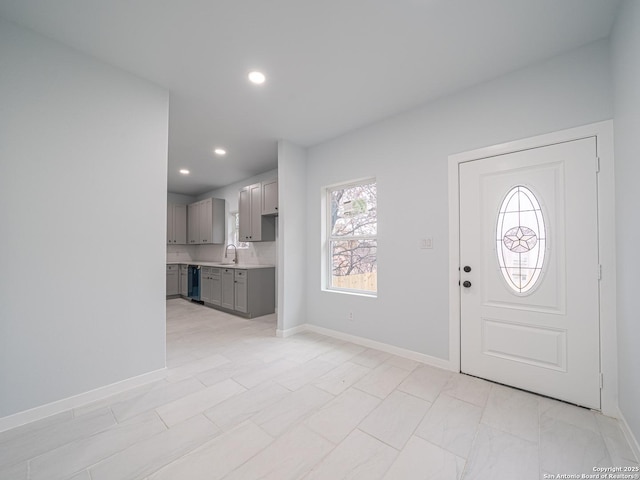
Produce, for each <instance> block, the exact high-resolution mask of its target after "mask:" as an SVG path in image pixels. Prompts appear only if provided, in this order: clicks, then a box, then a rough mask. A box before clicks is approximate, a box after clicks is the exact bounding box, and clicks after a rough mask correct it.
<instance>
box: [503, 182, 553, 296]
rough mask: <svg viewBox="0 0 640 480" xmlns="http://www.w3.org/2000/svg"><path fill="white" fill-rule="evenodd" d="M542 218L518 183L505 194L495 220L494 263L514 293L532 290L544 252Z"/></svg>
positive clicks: (535, 203) (532, 197) (530, 194)
mask: <svg viewBox="0 0 640 480" xmlns="http://www.w3.org/2000/svg"><path fill="white" fill-rule="evenodd" d="M546 232H547V229H546V226H545V219H544V216H543V215H542V208H541V207H540V202H539V201H538V199H537V198H536V196H535V195H534V194H533V192H532V191H531V190H529V189H528V188H527V187H525V186H523V185H518V186H515V187H513V188H512V189H510V190H509V192H508V193H507V194H506V195H505V197H504V200H503V201H502V204H501V205H500V211H499V212H498V219H497V223H496V253H497V256H498V265H499V267H500V271H501V272H502V276H503V278H504V280H505V281H506V283H507V285H508V286H509V287H510V288H511V290H513V291H514V292H515V293H517V294H523V293H527V292H531V291H533V290H532V289H533V288H534V287H535V286H536V284H537V283H538V280H539V279H540V274H541V273H542V268H543V266H544V261H545V255H546V251H547V248H546V247H547V238H546Z"/></svg>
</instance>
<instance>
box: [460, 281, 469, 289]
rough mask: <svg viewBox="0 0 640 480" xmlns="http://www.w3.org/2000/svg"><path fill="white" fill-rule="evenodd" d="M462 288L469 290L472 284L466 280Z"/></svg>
mask: <svg viewBox="0 0 640 480" xmlns="http://www.w3.org/2000/svg"><path fill="white" fill-rule="evenodd" d="M462 286H463V287H464V288H469V287H470V286H471V282H470V281H469V280H465V281H464V282H462Z"/></svg>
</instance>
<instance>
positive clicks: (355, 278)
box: [329, 240, 378, 292]
mask: <svg viewBox="0 0 640 480" xmlns="http://www.w3.org/2000/svg"><path fill="white" fill-rule="evenodd" d="M329 243H330V247H329V248H330V255H331V287H335V288H346V289H352V290H361V291H366V292H375V291H377V284H378V266H377V261H376V253H377V247H378V242H377V241H376V240H346V241H342V240H339V241H331V242H329Z"/></svg>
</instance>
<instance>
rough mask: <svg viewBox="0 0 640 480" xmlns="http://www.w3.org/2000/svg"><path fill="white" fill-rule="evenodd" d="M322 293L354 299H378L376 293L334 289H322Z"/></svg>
mask: <svg viewBox="0 0 640 480" xmlns="http://www.w3.org/2000/svg"><path fill="white" fill-rule="evenodd" d="M322 291H323V292H325V293H339V294H341V295H355V296H356V297H366V298H378V292H375V293H368V292H359V291H351V290H338V289H334V288H323V289H322Z"/></svg>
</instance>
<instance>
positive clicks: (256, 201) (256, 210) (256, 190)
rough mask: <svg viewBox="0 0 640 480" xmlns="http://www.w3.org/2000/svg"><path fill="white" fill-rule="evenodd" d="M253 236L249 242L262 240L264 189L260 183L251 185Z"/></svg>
mask: <svg viewBox="0 0 640 480" xmlns="http://www.w3.org/2000/svg"><path fill="white" fill-rule="evenodd" d="M249 188H250V196H251V202H250V203H251V235H250V237H249V241H252V242H259V241H260V240H262V203H261V202H262V187H261V185H260V184H259V183H256V184H254V185H251V186H250V187H249Z"/></svg>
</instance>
